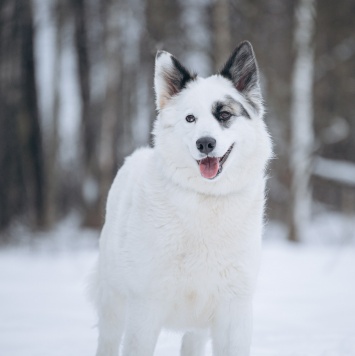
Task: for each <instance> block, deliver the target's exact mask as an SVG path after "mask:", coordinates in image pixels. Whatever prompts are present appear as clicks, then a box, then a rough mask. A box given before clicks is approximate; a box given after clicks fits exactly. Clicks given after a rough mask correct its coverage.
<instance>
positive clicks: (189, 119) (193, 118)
mask: <svg viewBox="0 0 355 356" xmlns="http://www.w3.org/2000/svg"><path fill="white" fill-rule="evenodd" d="M185 120H186V121H187V122H195V121H196V118H195V116H193V115H187V116H186V118H185Z"/></svg>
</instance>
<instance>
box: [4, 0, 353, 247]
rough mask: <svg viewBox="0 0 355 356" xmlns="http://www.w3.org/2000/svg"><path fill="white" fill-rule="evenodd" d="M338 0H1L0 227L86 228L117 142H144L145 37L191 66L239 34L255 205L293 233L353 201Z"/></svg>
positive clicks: (98, 206) (120, 147) (349, 88)
mask: <svg viewBox="0 0 355 356" xmlns="http://www.w3.org/2000/svg"><path fill="white" fill-rule="evenodd" d="M354 14H355V3H354V1H352V0H341V1H337V2H334V1H331V0H322V1H318V2H317V1H315V0H314V1H311V0H297V1H296V0H287V1H285V0H270V1H259V0H255V1H248V0H236V1H231V0H197V1H189V0H171V1H164V0H145V1H143V0H129V1H128V0H102V1H95V0H53V1H45V0H32V1H27V0H15V1H13V0H3V1H1V4H0V46H1V47H0V76H1V80H0V85H1V91H0V107H1V116H0V135H1V137H0V171H1V174H0V230H1V231H2V232H3V233H2V234H1V236H2V240H9V239H10V240H11V233H9V231H10V230H11V227H12V226H14V224H19V223H21V224H24V225H26V226H29V227H30V228H31V229H33V230H37V229H39V230H42V229H49V228H51V227H53V226H54V224H56V223H58V222H59V221H61V219H63V218H64V217H65V216H68V214H72V213H73V212H75V213H77V214H79V216H80V221H81V224H82V225H83V226H89V227H94V228H100V227H101V226H102V223H103V216H104V206H105V202H106V197H107V192H108V189H109V186H110V184H111V182H112V179H113V177H114V175H115V173H116V172H117V170H118V168H119V167H120V165H121V164H122V162H123V159H124V157H125V156H127V155H129V154H130V153H131V152H132V151H133V150H134V149H135V148H136V147H138V146H142V145H147V144H149V143H150V142H151V135H150V132H151V127H152V122H153V120H154V118H155V108H154V92H153V63H154V57H155V53H156V51H157V50H158V49H165V50H167V51H169V52H171V53H173V54H174V55H175V56H176V57H177V58H179V59H180V60H181V61H182V62H183V63H186V64H187V66H188V67H189V68H192V69H193V70H195V71H197V72H198V73H199V74H200V75H202V76H207V75H210V74H212V73H215V72H216V71H218V69H220V68H221V65H222V64H223V61H225V60H226V58H228V55H229V53H230V52H231V51H232V49H233V48H234V47H235V46H236V45H237V44H238V43H239V42H240V41H242V40H244V39H248V40H250V41H251V42H252V44H253V46H254V49H255V52H256V56H257V59H258V63H259V67H260V70H261V76H262V88H263V94H264V99H265V102H266V107H267V114H266V116H265V120H266V123H267V125H268V127H269V129H270V132H271V135H272V137H273V140H274V145H275V153H276V156H275V159H274V160H273V162H272V164H271V166H270V169H269V177H270V178H269V182H268V208H267V219H268V220H269V221H270V220H271V221H277V222H280V223H281V224H282V225H283V226H284V228H285V229H286V231H287V233H286V235H285V236H287V238H288V239H290V240H293V241H301V240H303V239H305V235H307V233H306V230H307V226H308V227H309V226H311V225H312V221H313V220H314V219H317V217H319V216H321V215H324V214H328V213H335V215H334V214H331V215H329V216H338V218H339V217H344V218H345V220H344V221H348V220H349V218H351V217H352V216H353V215H354V213H355V102H354V97H355V77H354V73H355V60H354V58H355V35H354V34H355V23H354V21H353V15H354Z"/></svg>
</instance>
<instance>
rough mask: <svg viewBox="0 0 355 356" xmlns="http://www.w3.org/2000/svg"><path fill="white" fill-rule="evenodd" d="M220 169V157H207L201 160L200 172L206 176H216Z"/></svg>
mask: <svg viewBox="0 0 355 356" xmlns="http://www.w3.org/2000/svg"><path fill="white" fill-rule="evenodd" d="M218 169H219V159H218V158H217V157H206V158H204V159H203V160H201V162H200V172H201V174H202V177H204V178H209V179H211V178H214V177H215V176H216V175H217V173H218Z"/></svg>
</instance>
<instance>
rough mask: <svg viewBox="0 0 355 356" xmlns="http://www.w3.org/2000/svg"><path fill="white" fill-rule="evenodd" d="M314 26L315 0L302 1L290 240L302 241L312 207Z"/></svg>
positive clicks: (298, 11) (297, 24)
mask: <svg viewBox="0 0 355 356" xmlns="http://www.w3.org/2000/svg"><path fill="white" fill-rule="evenodd" d="M314 27H315V0H299V1H298V5H297V8H296V13H295V29H294V46H295V62H294V67H293V73H292V84H291V85H292V87H291V125H290V126H291V133H290V134H291V137H290V140H291V142H290V171H291V201H292V203H291V226H290V235H289V239H290V240H291V241H300V239H301V237H302V236H303V234H304V231H305V228H306V227H307V224H308V223H309V219H310V214H311V206H312V193H311V189H310V175H311V170H310V166H311V159H312V150H313V146H314V132H313V77H314V48H313V36H314Z"/></svg>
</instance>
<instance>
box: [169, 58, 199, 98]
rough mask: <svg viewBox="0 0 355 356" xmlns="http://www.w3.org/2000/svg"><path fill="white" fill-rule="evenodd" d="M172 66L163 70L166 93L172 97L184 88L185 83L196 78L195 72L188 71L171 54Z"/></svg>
mask: <svg viewBox="0 0 355 356" xmlns="http://www.w3.org/2000/svg"><path fill="white" fill-rule="evenodd" d="M171 60H172V63H173V65H174V67H173V68H172V69H171V70H169V71H165V72H164V79H165V82H166V84H167V90H168V95H169V96H170V97H172V96H173V95H176V94H178V93H179V92H180V91H181V90H183V89H185V88H186V86H187V84H188V83H189V82H190V81H192V80H195V79H196V74H194V73H190V72H189V71H188V70H187V69H186V68H185V67H184V66H183V65H182V64H181V63H180V62H179V61H178V60H177V59H176V58H175V57H173V56H171Z"/></svg>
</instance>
